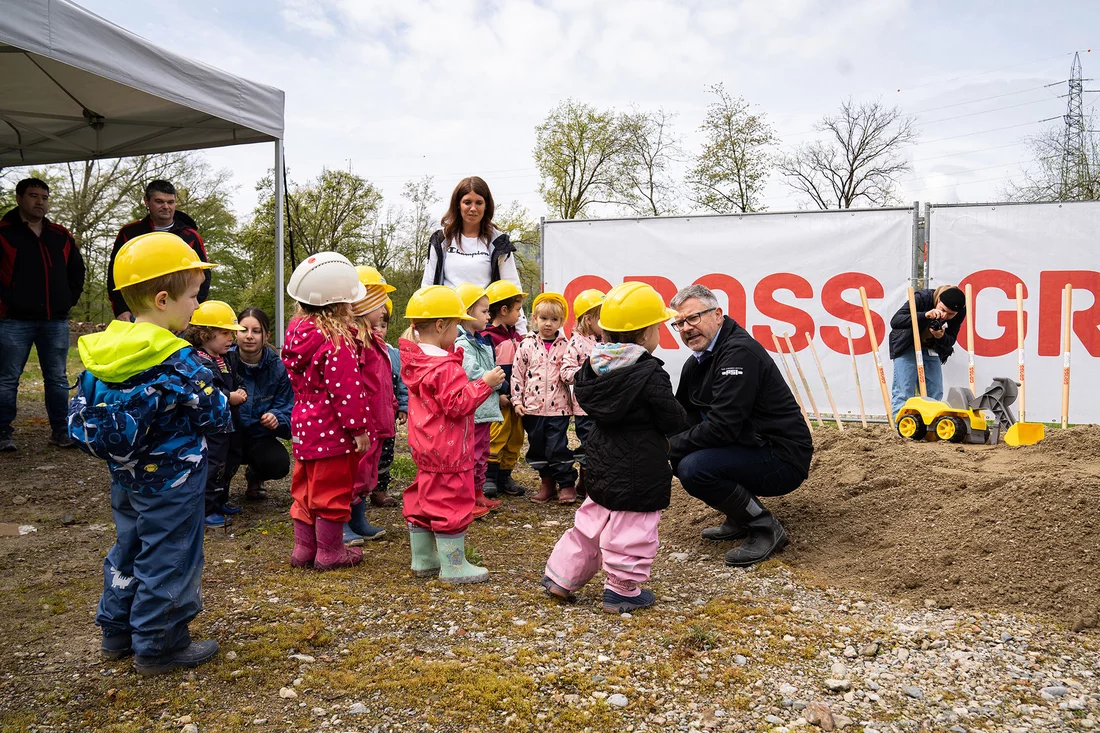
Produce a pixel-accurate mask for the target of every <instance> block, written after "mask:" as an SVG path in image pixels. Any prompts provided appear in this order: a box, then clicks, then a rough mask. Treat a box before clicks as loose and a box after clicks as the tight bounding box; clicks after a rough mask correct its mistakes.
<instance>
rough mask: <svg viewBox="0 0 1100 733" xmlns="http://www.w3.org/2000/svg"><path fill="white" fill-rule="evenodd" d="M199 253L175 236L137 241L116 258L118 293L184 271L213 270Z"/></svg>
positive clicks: (167, 234) (145, 236) (151, 235)
mask: <svg viewBox="0 0 1100 733" xmlns="http://www.w3.org/2000/svg"><path fill="white" fill-rule="evenodd" d="M212 267H217V265H215V264H213V263H210V262H203V261H202V260H201V259H199V256H198V255H197V254H196V253H195V250H193V249H191V247H190V246H189V245H188V244H187V242H185V241H183V240H182V239H180V238H179V237H178V236H176V235H175V234H172V233H171V232H149V233H148V234H142V235H140V236H137V237H134V238H133V239H131V240H130V241H129V242H127V243H126V244H124V245H122V249H120V250H119V251H118V254H116V255H115V264H114V276H115V290H122V289H123V288H126V287H129V286H131V285H137V284H138V283H143V282H146V281H147V280H153V279H154V278H158V277H161V276H162V275H171V274H172V273H173V272H183V271H184V270H209V269H210V268H212Z"/></svg>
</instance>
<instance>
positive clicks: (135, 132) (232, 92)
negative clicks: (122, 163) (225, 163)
mask: <svg viewBox="0 0 1100 733" xmlns="http://www.w3.org/2000/svg"><path fill="white" fill-rule="evenodd" d="M0 79H3V83H2V89H3V91H2V92H0V167H9V166H19V165H41V164H45V163H60V162H65V161H73V160H88V159H92V158H117V157H123V156H128V155H146V154H152V153H167V152H175V151H180V150H194V149H198V148H211V147H219V146H223V145H240V144H243V143H256V142H271V141H274V140H277V139H282V137H283V92H282V91H281V90H279V89H275V88H273V87H269V86H265V85H263V84H257V83H255V82H251V81H247V80H245V79H241V78H240V77H237V76H233V75H232V74H227V73H225V72H224V71H220V70H218V69H215V68H213V67H211V66H207V65H206V64H202V63H199V62H197V61H192V60H190V59H186V58H184V57H182V56H177V55H176V54H173V53H169V52H166V51H164V50H162V49H159V48H157V47H156V46H154V45H153V44H152V43H150V42H149V41H146V40H145V39H144V38H141V37H140V36H137V35H135V34H133V33H131V32H129V31H127V30H125V29H124V28H120V27H118V26H116V25H114V24H113V23H110V22H108V21H106V20H104V19H103V18H100V17H99V16H97V15H95V14H93V13H90V12H88V11H87V10H85V9H84V8H81V7H80V6H78V5H74V4H73V3H71V2H68V0H20V2H17V3H5V7H4V11H3V12H2V13H0Z"/></svg>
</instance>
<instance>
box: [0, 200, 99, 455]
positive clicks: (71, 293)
mask: <svg viewBox="0 0 1100 733" xmlns="http://www.w3.org/2000/svg"><path fill="white" fill-rule="evenodd" d="M49 199H50V187H49V186H48V185H46V183H45V182H44V181H40V180H39V179H37V178H26V179H24V180H22V181H20V182H19V183H18V184H17V185H16V187H15V202H16V208H14V209H12V210H11V211H9V212H8V213H7V214H5V215H4V218H3V219H0V451H13V450H15V441H14V440H13V439H12V423H13V422H14V421H15V414H16V399H17V395H18V393H19V378H20V376H22V374H23V368H24V367H26V365H27V359H28V358H29V357H30V354H31V346H32V345H33V346H34V347H35V349H36V350H37V351H38V361H39V363H40V364H41V365H42V378H43V381H44V382H45V388H46V414H47V415H48V416H49V418H50V430H51V432H52V436H51V437H50V442H51V443H52V444H54V445H57V446H60V447H62V448H71V447H72V445H73V444H72V441H70V440H69V436H68V427H67V415H68V410H69V380H68V377H67V376H66V374H65V367H66V360H67V358H68V355H69V320H68V319H69V309H71V308H72V307H73V306H74V305H75V304H76V301H77V300H79V299H80V294H81V292H83V290H84V258H83V257H81V256H80V250H79V249H77V247H76V242H75V241H73V237H72V235H71V234H69V231H68V230H67V229H66V228H65V227H63V226H61V225H60V224H55V223H54V222H52V221H50V220H49V219H47V218H46V213H47V212H48V211H49Z"/></svg>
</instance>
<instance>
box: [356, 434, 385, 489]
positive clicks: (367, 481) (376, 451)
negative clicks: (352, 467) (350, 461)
mask: <svg viewBox="0 0 1100 733" xmlns="http://www.w3.org/2000/svg"><path fill="white" fill-rule="evenodd" d="M381 457H382V441H381V440H380V439H378V438H372V439H371V443H370V448H367V452H366V453H362V454H359V466H358V468H357V469H356V471H355V481H354V482H353V483H352V489H353V492H352V493H353V496H354V498H355V499H361V498H363V497H364V496H366V495H367V494H369V493H370V492H371V491H373V490H374V489H375V487H377V486H378V459H379V458H381ZM352 503H357V502H352Z"/></svg>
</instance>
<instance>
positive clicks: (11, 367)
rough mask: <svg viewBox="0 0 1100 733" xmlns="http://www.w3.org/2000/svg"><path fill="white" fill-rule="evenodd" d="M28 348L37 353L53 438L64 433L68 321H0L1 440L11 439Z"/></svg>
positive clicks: (67, 386) (65, 420)
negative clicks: (32, 347)
mask: <svg viewBox="0 0 1100 733" xmlns="http://www.w3.org/2000/svg"><path fill="white" fill-rule="evenodd" d="M31 346H34V347H35V349H37V350H38V361H39V363H40V364H41V365H42V378H43V381H44V382H45V386H46V389H45V391H46V414H47V415H48V416H49V418H50V429H51V430H53V432H54V434H55V435H56V434H58V433H65V432H67V422H68V419H67V418H68V412H69V380H68V377H67V376H66V375H65V362H66V360H67V359H68V357H69V322H68V321H20V320H16V319H14V318H0V437H5V438H6V437H11V434H12V423H13V422H15V412H16V399H17V397H18V394H19V378H20V377H21V376H22V375H23V369H24V367H26V366H27V359H28V358H29V357H30V355H31Z"/></svg>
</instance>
